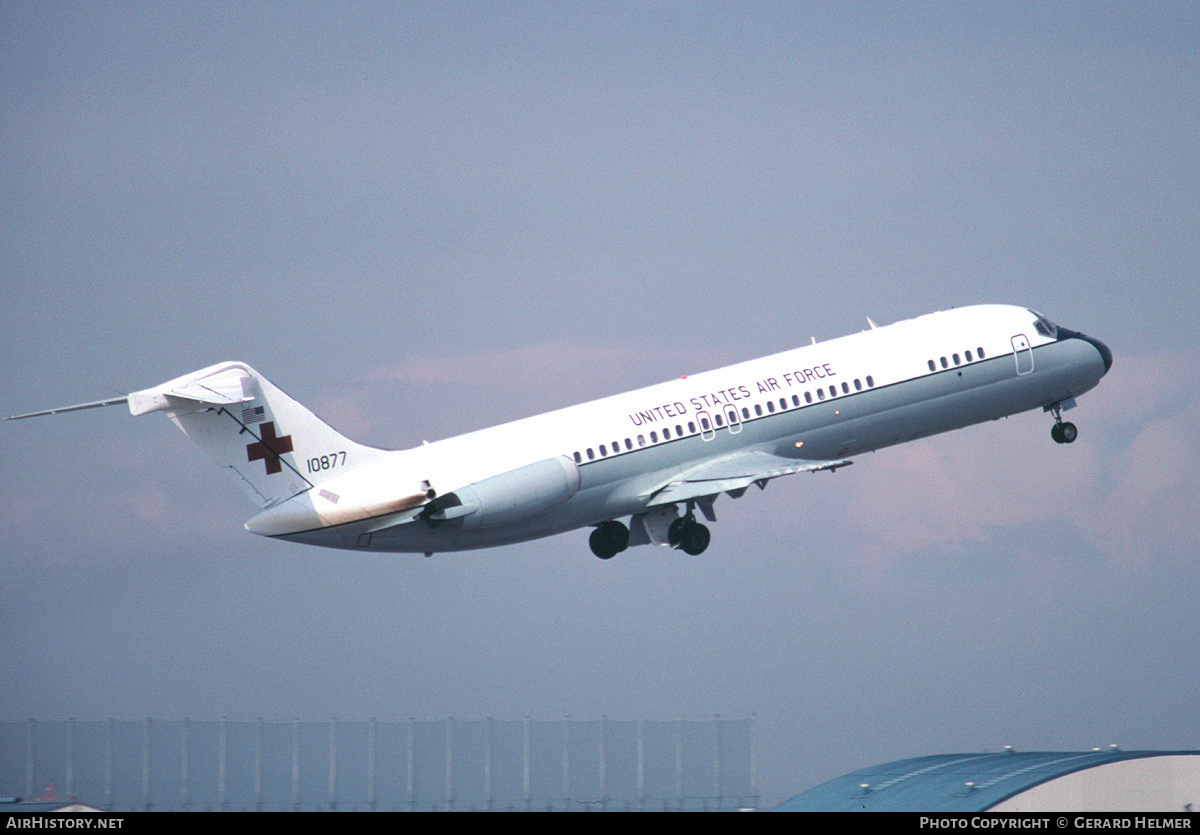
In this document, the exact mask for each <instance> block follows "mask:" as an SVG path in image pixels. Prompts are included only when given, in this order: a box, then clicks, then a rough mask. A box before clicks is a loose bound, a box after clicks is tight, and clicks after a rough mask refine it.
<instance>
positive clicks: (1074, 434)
mask: <svg viewBox="0 0 1200 835" xmlns="http://www.w3.org/2000/svg"><path fill="white" fill-rule="evenodd" d="M1050 411H1051V412H1052V413H1053V414H1054V425H1053V426H1051V427H1050V437H1051V438H1053V439H1054V443H1056V444H1071V443H1074V442H1075V439H1076V438H1078V437H1079V430H1078V429H1076V428H1075V424H1073V423H1071V422H1070V421H1064V420H1063V419H1062V407H1061V406H1060V404H1058V403H1055V404H1054V405H1053V406H1051V407H1050Z"/></svg>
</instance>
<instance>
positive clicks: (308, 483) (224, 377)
mask: <svg viewBox="0 0 1200 835" xmlns="http://www.w3.org/2000/svg"><path fill="white" fill-rule="evenodd" d="M118 403H128V405H129V412H130V414H133V415H145V414H149V413H151V412H163V413H165V414H166V416H167V417H169V418H170V419H171V420H172V421H173V422H174V423H175V425H176V426H178V427H179V428H180V429H181V430H182V431H183V433H184V434H185V435H187V436H188V437H189V438H191V439H192V440H193V441H195V442H196V443H197V444H199V445H200V446H201V447H202V448H203V449H204V451H205V452H207V453H208V454H209V455H210V456H211V457H212V458H213V460H214V461H216V462H217V464H218V465H220V466H222V467H226V468H228V469H229V470H231V471H232V473H233V475H234V478H235V480H236V481H237V483H238V485H239V486H240V487H241V488H242V490H243V492H245V493H246V495H247V496H249V497H250V499H251V501H253V502H254V503H255V504H256V505H258V506H259V507H260V508H269V507H273V506H275V505H277V504H279V503H280V502H283V501H286V500H287V499H289V498H291V497H292V496H295V495H297V494H299V493H302V492H304V491H306V490H308V489H310V488H311V487H313V486H315V485H318V484H321V483H323V482H325V481H328V480H330V479H332V478H335V477H337V476H341V475H344V474H345V473H348V472H350V471H351V470H353V469H356V468H358V467H361V466H363V465H364V464H369V463H371V462H372V461H376V460H378V459H379V458H381V457H382V456H383V454H384V451H383V450H380V449H375V448H374V447H368V446H363V445H362V444H358V443H355V442H354V441H351V440H349V439H348V438H346V437H345V436H344V435H342V434H341V433H339V432H338V431H337V430H335V429H333V428H332V427H330V426H329V425H328V424H327V423H325V422H324V421H323V420H321V419H320V418H318V417H317V416H316V415H314V414H313V413H312V412H311V411H309V410H308V409H306V408H305V407H304V406H302V405H300V404H299V403H298V402H296V401H295V400H293V399H292V398H291V397H289V396H288V395H287V394H285V393H284V392H283V391H281V390H280V389H279V388H277V387H276V386H275V385H273V384H272V383H271V382H270V381H269V380H267V379H266V378H265V377H263V376H262V375H261V374H259V373H258V372H256V371H255V370H254V369H253V368H251V367H250V366H248V365H246V364H244V363H240V362H225V363H220V364H218V365H212V366H209V367H208V368H203V369H201V370H199V371H194V372H192V373H191V374H185V375H183V376H182V377H176V378H175V379H174V380H169V381H167V382H165V383H163V384H161V385H158V386H154V387H153V388H148V389H143V390H141V391H135V392H133V393H131V394H130V395H129V396H128V397H122V398H114V399H112V400H101V401H96V402H94V403H81V404H79V405H77V406H67V407H65V408H59V409H48V410H46V411H41V412H32V413H30V414H25V415H14V416H13V417H12V418H9V420H16V419H20V418H26V417H37V416H40V415H53V414H59V413H61V412H69V411H79V410H81V409H93V408H98V407H100V406H113V405H116V404H118Z"/></svg>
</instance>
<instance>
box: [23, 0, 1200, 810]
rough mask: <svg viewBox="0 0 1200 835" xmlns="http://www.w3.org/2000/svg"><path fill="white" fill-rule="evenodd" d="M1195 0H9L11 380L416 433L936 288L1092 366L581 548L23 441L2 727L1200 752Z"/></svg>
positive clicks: (792, 785) (753, 344) (836, 332)
mask: <svg viewBox="0 0 1200 835" xmlns="http://www.w3.org/2000/svg"><path fill="white" fill-rule="evenodd" d="M1198 53H1200V10H1198V9H1197V7H1196V5H1195V4H1192V3H1182V2H1181V3H1154V2H1136V3H1134V2H1131V3H1117V2H1111V3H1092V2H1075V3H1071V2H1064V3H1057V2H1055V3H1042V2H1032V3H1029V2H1022V3H996V4H988V5H987V6H986V7H980V6H979V5H978V4H971V3H955V2H946V3H943V2H934V3H925V4H910V3H865V4H822V3H800V2H797V3H791V2H788V3H778V4H773V3H739V2H730V3H712V4H699V3H680V4H675V3H643V2H629V3H625V2H613V3H604V4H573V3H568V4H561V3H516V2H509V3H486V4H485V3H478V4H476V3H450V2H447V3H434V4H418V3H387V4H371V3H356V4H342V3H302V2H297V3H288V4H269V3H220V2H214V3H206V4H166V5H165V6H164V5H163V4H159V3H132V2H116V3H83V2H72V3H55V4H46V3H39V2H29V3H27V2H12V0H0V142H2V145H0V276H2V281H3V285H2V287H3V304H2V305H0V352H2V353H0V356H2V358H3V373H2V374H0V413H3V414H6V415H7V414H17V413H22V412H28V411H34V410H37V409H43V408H49V407H53V406H59V405H66V404H70V403H78V402H83V401H89V400H96V399H101V398H106V397H113V396H120V395H122V394H125V393H128V392H129V391H133V390H137V389H142V388H146V387H149V386H152V385H155V384H157V383H160V382H163V381H165V380H168V379H171V378H173V377H176V376H178V375H180V374H183V373H186V372H188V371H191V370H194V369H197V368H201V367H204V366H207V365H210V364H213V363H216V362H219V361H224V360H242V361H246V362H248V363H250V364H251V365H253V366H254V367H255V368H257V369H258V370H259V371H260V372H262V373H264V374H265V375H266V376H268V377H269V378H270V379H271V380H272V381H273V382H274V383H276V384H277V385H279V386H280V387H281V388H283V389H284V390H285V391H287V392H288V393H289V394H291V395H292V396H293V397H295V398H296V399H298V400H300V401H301V402H303V403H305V404H306V405H308V406H310V407H311V408H312V409H313V410H314V411H315V412H316V413H317V414H319V415H321V416H322V417H323V418H325V419H326V420H327V421H328V422H330V423H331V424H332V425H333V426H334V427H336V428H338V429H339V430H341V431H342V432H343V433H345V434H346V435H348V436H350V437H352V438H354V439H355V440H359V441H362V442H365V443H369V444H375V445H379V446H385V447H389V448H405V447H409V446H413V445H415V444H419V443H420V442H421V441H422V440H434V439H438V438H444V437H448V436H451V435H454V434H457V433H460V432H463V431H467V430H470V429H476V428H481V427H484V426H488V425H492V424H494V423H498V422H502V421H506V420H511V419H516V418H519V417H523V416H526V415H529V414H534V413H537V412H540V411H543V410H547V409H552V408H557V407H562V406H567V405H571V404H573V403H577V402H582V401H584V400H588V399H592V398H596V397H601V396H605V395H609V394H613V393H616V392H619V391H623V390H626V389H629V388H634V387H638V386H642V385H649V384H653V383H657V382H661V381H663V380H667V379H671V378H673V377H676V376H679V375H681V374H690V373H696V372H699V371H704V370H707V369H709V368H713V367H717V366H720V365H723V364H728V363H732V362H737V361H741V360H746V359H751V358H754V357H757V356H761V355H764V354H767V353H772V352H776V351H782V350H786V349H788V348H792V347H796V346H799V345H801V344H804V343H807V342H809V341H810V339H811V338H813V337H815V338H817V339H827V338H833V337H836V336H840V335H843V334H846V333H851V332H855V331H858V330H861V329H863V328H864V327H866V317H868V316H869V317H871V318H872V319H873V320H874V321H875V322H878V323H879V324H881V325H882V324H886V323H890V322H894V321H898V320H901V319H905V318H909V317H911V316H915V315H919V314H921V313H925V312H930V311H932V310H939V309H946V308H949V307H953V306H961V305H968V304H975V303H991V302H997V303H1011V304H1019V305H1025V306H1028V307H1031V308H1035V309H1037V310H1038V311H1040V312H1041V313H1043V314H1045V315H1046V316H1048V317H1049V318H1051V319H1052V320H1054V321H1056V322H1058V323H1060V324H1062V325H1065V326H1067V327H1070V328H1072V329H1076V330H1080V331H1083V332H1085V333H1087V334H1089V335H1091V336H1094V337H1097V338H1099V339H1101V340H1103V341H1104V342H1105V343H1106V344H1107V345H1108V346H1109V347H1110V348H1111V349H1112V351H1113V354H1114V356H1115V363H1114V365H1113V368H1112V370H1111V372H1110V373H1109V374H1108V376H1107V377H1106V378H1105V379H1104V380H1103V381H1102V382H1101V384H1100V385H1099V387H1098V388H1097V389H1096V390H1094V391H1093V392H1091V393H1089V394H1087V395H1085V396H1084V397H1082V398H1080V400H1079V405H1078V408H1077V409H1076V410H1075V411H1073V412H1071V413H1070V419H1071V420H1073V421H1074V422H1075V423H1076V424H1077V425H1078V427H1079V433H1080V434H1079V440H1078V441H1077V442H1076V443H1074V444H1072V445H1070V446H1065V445H1063V446H1060V445H1057V444H1055V443H1053V442H1052V441H1051V439H1050V434H1049V429H1050V425H1051V419H1050V418H1049V417H1048V416H1046V415H1044V414H1041V413H1029V414H1025V415H1020V416H1015V417H1012V418H1009V419H1006V420H1003V421H999V422H995V423H989V424H987V425H982V426H976V427H972V428H969V429H965V430H961V431H959V432H955V433H952V434H949V435H943V436H938V437H934V438H929V439H926V440H923V441H919V442H914V443H911V444H908V445H905V446H902V447H898V448H891V449H886V450H881V451H879V452H876V453H873V454H869V455H866V456H861V457H860V458H859V459H858V460H857V462H856V465H855V466H853V467H851V468H848V469H844V470H841V471H839V472H837V473H836V474H833V475H830V474H828V473H817V474H802V475H797V476H794V477H791V478H787V479H780V480H777V481H775V482H772V483H771V484H770V485H769V487H768V488H767V489H766V490H765V491H763V492H761V493H760V492H759V491H757V490H756V491H752V493H748V494H747V495H746V496H745V497H743V498H742V499H740V500H737V501H734V500H731V499H729V498H722V499H721V500H720V501H718V502H717V506H716V510H717V515H718V518H719V522H718V523H717V524H715V525H713V526H712V532H713V542H712V545H711V546H710V548H709V549H708V551H706V552H705V553H704V554H703V555H702V556H700V557H687V556H685V555H683V554H681V553H679V552H675V551H671V550H668V549H662V548H638V549H632V550H630V551H628V552H626V553H623V554H621V555H619V556H618V557H617V558H616V559H613V560H611V561H607V562H602V561H600V560H597V559H596V558H595V557H593V556H592V555H591V553H590V552H589V550H588V547H587V542H586V540H587V532H586V531H579V532H575V533H570V534H564V535H561V536H557V537H554V538H551V539H547V540H542V541H538V542H532V543H527V544H523V545H517V546H511V547H506V548H499V549H495V550H491V551H483V552H470V553H459V554H447V555H439V556H435V557H433V558H425V557H422V556H419V555H386V554H384V555H380V554H358V553H349V552H339V551H331V550H320V549H315V548H309V547H307V546H299V545H289V544H285V543H280V542H275V541H270V540H266V539H262V538H259V537H255V536H253V535H252V534H249V533H247V532H246V531H245V530H243V529H242V523H243V522H244V521H245V520H246V519H247V518H249V516H250V515H252V513H253V512H254V508H253V507H252V506H251V505H250V504H248V503H246V502H245V500H244V499H243V498H242V496H241V493H240V491H238V490H237V489H236V488H235V486H234V485H233V484H232V483H230V482H228V481H227V477H226V476H224V475H223V474H221V473H220V472H219V471H218V470H217V468H216V467H214V466H213V465H212V464H211V462H210V461H209V460H208V459H207V458H206V457H205V455H204V454H203V453H202V452H201V451H200V450H198V449H197V448H195V447H193V446H192V444H191V442H190V441H188V440H187V439H186V438H185V437H184V436H183V435H181V434H180V433H179V432H178V431H177V430H176V429H175V428H174V427H173V426H172V425H171V424H170V422H169V421H167V420H164V419H162V418H161V416H158V415H151V416H148V417H144V418H138V419H134V418H132V417H130V416H129V414H128V413H127V412H126V411H124V410H123V409H121V408H111V409H104V410H98V411H90V412H81V413H77V414H70V415H64V416H59V417H56V418H43V419H39V420H29V421H21V422H16V423H5V424H2V425H0V521H2V524H3V528H4V531H5V535H4V537H3V540H2V541H0V669H2V670H4V671H5V673H4V674H3V676H4V678H5V682H4V685H3V686H2V687H0V719H25V718H27V717H38V718H42V719H55V718H66V717H76V718H79V719H88V718H107V717H110V716H115V717H117V718H138V717H143V716H151V717H156V718H180V717H191V718H194V719H213V718H219V717H221V716H229V717H233V718H241V719H253V718H255V717H259V716H263V717H266V718H267V719H268V720H290V719H291V718H292V717H301V718H305V719H314V720H324V719H327V718H330V717H335V716H336V717H340V718H346V719H355V718H357V719H365V718H369V717H379V718H381V719H383V718H396V719H404V718H407V717H409V716H416V717H418V718H430V719H437V718H441V717H445V716H457V717H462V718H481V717H486V716H494V717H497V718H509V719H511V718H520V717H523V716H532V717H534V718H540V719H550V720H554V719H559V718H561V717H562V716H563V715H571V716H573V717H579V718H596V717H599V716H602V715H606V716H609V717H613V718H621V719H634V718H638V717H644V718H647V719H674V718H675V717H678V716H683V717H699V718H703V717H708V716H712V715H714V714H721V715H723V716H730V717H739V716H749V715H754V716H756V717H757V721H758V739H759V755H758V759H759V780H760V784H761V786H762V791H763V797H764V802H765V803H767V804H773V803H774V802H777V801H781V800H783V799H786V798H787V797H790V796H792V795H794V794H796V793H798V792H800V791H803V790H805V789H807V788H810V787H812V786H814V785H816V784H818V783H820V782H822V781H824V780H826V779H830V778H833V777H835V776H838V775H841V774H844V773H846V772H849V771H851V770H854V769H856V768H861V767H864V766H867V765H872V764H877V763H882V762H886V761H888V760H893V759H900V758H904V757H914V756H920V755H924V754H933V753H943V752H955V751H981V750H996V749H998V748H1000V747H1002V746H1004V745H1013V746H1015V747H1017V748H1020V749H1023V750H1045V749H1065V750H1072V749H1081V748H1091V747H1093V746H1097V745H1109V744H1119V745H1121V747H1123V748H1127V749H1134V748H1149V749H1157V748H1162V749H1192V750H1195V749H1197V748H1200V711H1196V709H1195V693H1196V687H1197V682H1200V653H1198V652H1197V647H1200V617H1198V616H1197V615H1196V605H1195V603H1196V600H1197V598H1198V591H1200V572H1197V570H1196V545H1195V543H1196V540H1197V533H1198V532H1200V531H1198V529H1200V523H1198V522H1197V518H1200V512H1198V511H1200V485H1198V484H1197V479H1196V476H1195V474H1196V472H1197V471H1198V470H1200V392H1198V391H1197V389H1196V387H1195V386H1194V375H1193V374H1192V373H1191V370H1192V369H1194V368H1195V367H1196V366H1197V363H1198V361H1200V350H1198V348H1197V345H1198V344H1200V325H1198V324H1197V321H1196V311H1197V309H1198V308H1200V281H1198V275H1200V232H1198V230H1200V200H1198V199H1197V195H1200V154H1197V153H1196V137H1197V136H1200V71H1198V70H1200V67H1198V66H1197V63H1198V62H1197V58H1198Z"/></svg>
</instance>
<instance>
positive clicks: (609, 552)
mask: <svg viewBox="0 0 1200 835" xmlns="http://www.w3.org/2000/svg"><path fill="white" fill-rule="evenodd" d="M588 545H591V546H592V553H593V554H595V555H596V556H597V557H599V558H600V559H602V560H611V559H612V558H613V557H615V556H616V555H617V554H619V553H621V552H622V551H624V550H625V549H626V548H628V547H629V528H627V527H625V526H624V525H622V524H621V523H620V522H605V523H604V524H602V525H599V526H597V527H596V530H594V531H592V535H591V537H590V538H589V539H588Z"/></svg>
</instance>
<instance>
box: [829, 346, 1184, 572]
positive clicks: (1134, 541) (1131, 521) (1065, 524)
mask: <svg viewBox="0 0 1200 835" xmlns="http://www.w3.org/2000/svg"><path fill="white" fill-rule="evenodd" d="M1197 359H1200V357H1197V355H1196V352H1195V351H1178V352H1163V353H1160V354H1154V355H1147V356H1140V357H1118V358H1117V360H1116V363H1115V364H1114V369H1113V372H1111V373H1110V375H1109V376H1108V377H1107V378H1106V379H1105V380H1103V381H1102V382H1101V384H1100V386H1099V387H1098V389H1097V390H1096V391H1094V392H1090V393H1088V394H1087V395H1084V396H1083V397H1081V398H1080V401H1079V408H1078V409H1077V410H1076V411H1073V412H1070V413H1069V414H1068V417H1069V418H1071V419H1072V420H1074V421H1075V422H1076V423H1077V424H1078V425H1079V427H1080V438H1079V440H1078V441H1077V442H1076V443H1074V444H1071V445H1070V446H1065V445H1064V446H1059V445H1056V444H1054V443H1052V442H1051V441H1050V437H1049V427H1050V418H1049V417H1048V416H1044V415H1041V414H1040V413H1027V414H1024V415H1019V416H1014V417H1012V418H1009V419H1006V420H1003V421H1000V422H996V423H989V424H983V425H980V426H975V427H971V428H968V429H964V430H961V431H958V432H954V433H951V434H949V435H943V436H938V437H934V438H929V439H926V440H923V441H919V442H915V443H910V444H906V445H904V446H901V447H898V448H893V449H889V450H883V451H881V452H879V453H878V454H877V455H872V456H867V457H864V458H862V459H860V461H861V462H862V463H864V464H866V465H867V466H864V467H863V468H862V470H861V471H860V472H859V473H857V474H856V475H858V476H860V477H859V478H857V479H856V480H855V481H854V482H853V484H854V488H853V498H852V500H851V501H850V503H849V506H848V507H846V508H845V509H844V512H845V514H846V517H847V519H848V524H849V525H850V526H851V527H852V528H853V529H854V532H855V534H856V537H857V541H858V543H859V544H858V545H857V546H856V547H855V548H854V549H853V552H854V560H855V563H856V566H857V571H858V572H859V573H860V575H861V577H862V578H863V579H868V580H875V581H881V580H883V579H884V578H885V577H889V576H891V575H892V573H893V572H894V571H897V570H899V568H898V567H899V564H900V562H901V561H902V558H904V557H905V556H906V555H913V554H918V553H925V552H937V553H942V554H953V553H961V552H962V551H963V550H964V549H968V550H969V549H975V548H976V547H977V546H982V545H990V546H995V545H997V544H998V540H999V539H1004V540H1006V541H1007V540H1009V537H1008V535H1007V533H1005V532H1014V531H1016V532H1019V531H1022V530H1026V529H1029V530H1033V529H1037V530H1039V531H1043V532H1044V531H1045V530H1047V529H1057V530H1058V531H1059V540H1060V543H1059V544H1060V546H1061V547H1063V548H1079V547H1083V548H1088V549H1092V550H1093V551H1094V552H1095V554H1096V555H1098V556H1099V558H1100V559H1101V560H1102V561H1103V562H1104V564H1105V565H1106V566H1107V569H1108V570H1110V571H1115V572H1118V573H1127V572H1132V571H1139V570H1144V569H1146V568H1147V567H1148V566H1149V565H1150V564H1151V563H1152V562H1153V561H1154V559H1155V558H1156V555H1161V554H1163V553H1164V552H1166V551H1167V550H1168V549H1170V548H1172V547H1173V545H1172V543H1176V542H1178V540H1179V537H1180V534H1181V533H1185V534H1186V533H1187V532H1188V531H1195V530H1198V529H1200V523H1198V522H1197V521H1196V520H1197V517H1198V516H1200V488H1197V486H1196V479H1195V473H1196V472H1197V470H1198V469H1200V442H1198V441H1197V437H1198V436H1200V397H1198V396H1197V394H1196V392H1195V391H1194V389H1193V388H1192V387H1191V385H1190V383H1189V382H1188V374H1187V369H1189V368H1195V367H1196V362H1197ZM1156 412H1157V413H1158V415H1159V416H1157V417H1156V416H1155V413H1156ZM1038 536H1039V537H1041V536H1042V534H1041V533H1039V534H1038ZM1189 538H1190V537H1189ZM1046 556H1050V557H1053V556H1054V555H1053V554H1049V555H1046ZM1043 562H1044V561H1043ZM1043 568H1044V566H1043Z"/></svg>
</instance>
